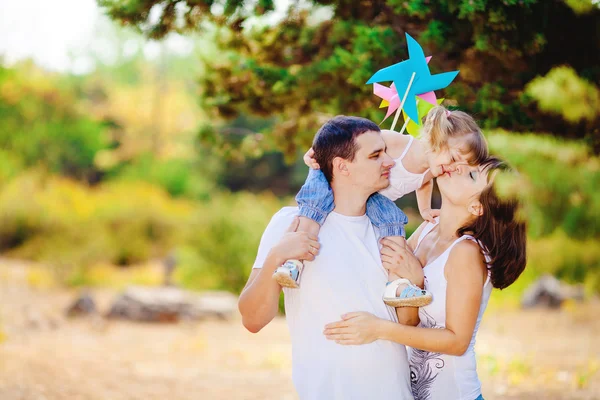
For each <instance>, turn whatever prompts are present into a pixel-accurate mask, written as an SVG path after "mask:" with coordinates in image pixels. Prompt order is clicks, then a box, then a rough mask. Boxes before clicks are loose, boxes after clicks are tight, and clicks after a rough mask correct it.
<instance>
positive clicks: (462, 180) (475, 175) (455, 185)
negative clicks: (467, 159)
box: [437, 163, 488, 216]
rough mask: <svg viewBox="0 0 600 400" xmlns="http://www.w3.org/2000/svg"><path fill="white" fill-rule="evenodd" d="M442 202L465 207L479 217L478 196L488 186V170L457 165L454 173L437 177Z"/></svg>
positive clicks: (463, 164) (477, 166)
mask: <svg viewBox="0 0 600 400" xmlns="http://www.w3.org/2000/svg"><path fill="white" fill-rule="evenodd" d="M437 184H438V187H439V188H440V193H441V194H442V196H443V197H444V201H449V202H451V203H452V204H454V205H457V206H464V207H466V208H467V209H468V210H469V212H471V213H472V214H473V215H476V216H478V215H480V213H481V205H480V203H479V196H480V195H481V192H482V191H483V190H484V189H485V187H486V186H487V184H488V170H487V169H486V168H483V167H481V166H479V165H468V164H466V163H462V164H457V165H456V168H455V170H454V171H452V172H450V171H448V172H446V173H444V174H443V175H440V176H438V177H437Z"/></svg>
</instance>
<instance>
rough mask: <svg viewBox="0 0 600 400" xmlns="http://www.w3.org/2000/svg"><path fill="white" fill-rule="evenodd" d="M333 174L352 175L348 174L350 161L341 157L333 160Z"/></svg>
mask: <svg viewBox="0 0 600 400" xmlns="http://www.w3.org/2000/svg"><path fill="white" fill-rule="evenodd" d="M333 173H334V174H339V175H343V176H348V175H349V174H350V173H349V172H348V161H346V160H344V159H343V158H341V157H335V158H334V159H333Z"/></svg>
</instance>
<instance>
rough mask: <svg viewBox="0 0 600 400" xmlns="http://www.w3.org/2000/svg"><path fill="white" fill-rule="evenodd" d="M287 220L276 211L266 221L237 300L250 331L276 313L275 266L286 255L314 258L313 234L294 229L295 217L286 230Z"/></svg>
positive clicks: (314, 242)
mask: <svg viewBox="0 0 600 400" xmlns="http://www.w3.org/2000/svg"><path fill="white" fill-rule="evenodd" d="M289 221H290V219H289V218H286V217H285V216H282V215H280V214H279V213H278V214H276V216H275V217H273V219H272V220H271V222H270V223H269V226H268V227H267V229H266V230H265V233H264V234H263V237H262V239H261V242H260V246H259V249H258V255H257V259H256V262H255V265H254V266H255V268H253V270H252V272H251V273H250V277H249V278H248V282H247V283H246V286H245V287H244V290H242V293H241V294H240V298H239V300H238V309H239V310H240V313H241V314H242V323H243V324H244V327H246V329H248V330H249V331H250V332H252V333H256V332H258V331H260V330H261V329H262V328H264V327H265V326H266V325H267V324H268V323H269V322H271V321H272V320H273V318H274V317H275V316H276V315H277V310H278V305H279V294H280V293H281V286H279V284H278V283H277V282H276V281H275V280H273V279H272V275H273V272H275V270H276V269H277V267H278V266H280V265H281V264H283V263H284V262H285V260H288V259H296V260H314V258H315V256H316V255H317V254H318V251H319V247H320V245H319V242H318V241H317V238H316V236H313V235H311V234H309V233H306V232H295V231H296V229H297V228H298V223H299V219H298V218H297V217H296V218H294V220H293V222H292V224H291V225H290V226H289V227H287V230H286V229H285V228H286V225H287V224H288V223H289Z"/></svg>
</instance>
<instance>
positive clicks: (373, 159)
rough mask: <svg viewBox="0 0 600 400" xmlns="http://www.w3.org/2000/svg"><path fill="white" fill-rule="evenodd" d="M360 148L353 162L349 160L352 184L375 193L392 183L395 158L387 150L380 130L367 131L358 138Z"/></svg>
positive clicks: (357, 142)
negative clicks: (391, 176) (391, 175)
mask: <svg viewBox="0 0 600 400" xmlns="http://www.w3.org/2000/svg"><path fill="white" fill-rule="evenodd" d="M356 145H357V147H358V150H357V151H356V155H355V157H354V160H353V161H352V162H347V168H348V178H349V182H350V184H352V185H353V186H356V188H357V189H358V190H364V191H366V192H369V193H375V192H377V191H379V190H381V189H385V188H386V187H388V186H389V184H390V169H391V168H392V167H393V166H394V164H395V163H394V160H392V158H391V157H390V156H388V155H387V153H386V152H385V150H386V146H385V142H384V141H383V138H382V137H381V133H380V132H375V131H367V132H365V133H363V134H362V135H359V136H358V137H357V138H356Z"/></svg>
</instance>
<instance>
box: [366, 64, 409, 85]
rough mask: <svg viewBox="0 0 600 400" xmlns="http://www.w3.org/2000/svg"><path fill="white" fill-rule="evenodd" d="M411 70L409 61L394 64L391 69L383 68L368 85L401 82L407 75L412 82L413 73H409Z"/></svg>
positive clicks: (370, 79)
mask: <svg viewBox="0 0 600 400" xmlns="http://www.w3.org/2000/svg"><path fill="white" fill-rule="evenodd" d="M409 70H410V66H409V65H408V63H407V61H402V62H399V63H396V64H392V65H390V66H389V67H385V68H382V69H380V70H379V71H377V72H375V73H374V74H373V76H372V77H371V78H369V80H368V81H367V85H368V84H370V83H379V82H388V81H393V80H396V79H399V80H400V79H402V78H404V77H405V76H406V75H408V79H409V80H410V76H411V74H412V72H409Z"/></svg>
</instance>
